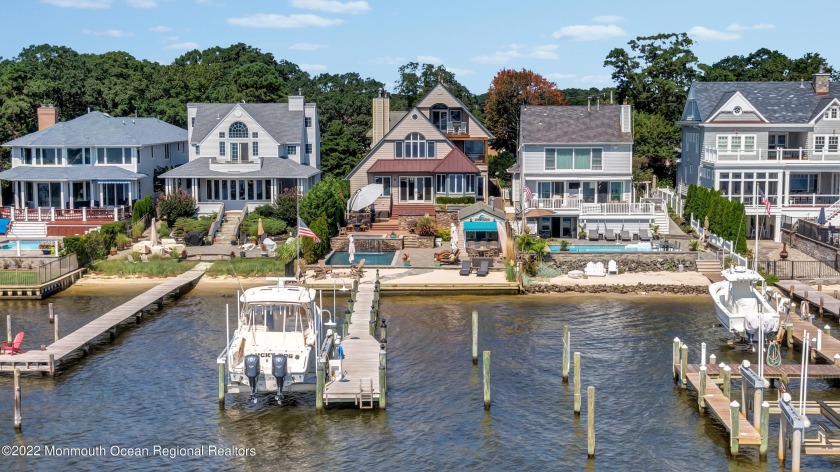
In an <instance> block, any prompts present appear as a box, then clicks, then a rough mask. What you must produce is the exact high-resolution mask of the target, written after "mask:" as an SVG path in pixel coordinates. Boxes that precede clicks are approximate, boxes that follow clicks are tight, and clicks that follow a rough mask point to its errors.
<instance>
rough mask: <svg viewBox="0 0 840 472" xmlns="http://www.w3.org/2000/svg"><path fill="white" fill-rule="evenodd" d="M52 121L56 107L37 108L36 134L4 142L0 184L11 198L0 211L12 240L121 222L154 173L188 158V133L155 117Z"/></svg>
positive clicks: (149, 187)
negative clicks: (7, 160) (6, 152)
mask: <svg viewBox="0 0 840 472" xmlns="http://www.w3.org/2000/svg"><path fill="white" fill-rule="evenodd" d="M58 117H59V111H58V109H57V108H55V107H52V106H44V107H40V108H38V131H36V132H34V133H30V134H27V135H25V136H21V137H19V138H17V139H13V140H12V141H9V142H7V143H5V144H3V146H4V147H7V148H10V149H11V163H12V168H11V169H9V170H6V171H4V172H0V179H2V180H8V181H9V182H10V183H11V185H12V189H13V194H14V201H13V202H5V203H6V206H5V207H4V208H3V209H2V214H3V217H5V218H10V219H12V220H13V223H12V231H13V232H14V233H15V234H17V235H18V236H21V235H24V234H25V235H26V236H28V237H38V236H40V237H43V236H47V235H48V234H49V235H51V236H53V235H54V236H60V235H67V234H77V233H79V232H83V231H84V230H86V229H89V228H90V227H95V226H98V225H100V224H102V223H103V222H107V221H114V220H118V219H122V218H124V217H125V216H127V215H128V214H129V213H130V209H131V203H132V202H133V201H135V200H137V199H139V198H142V197H145V196H146V195H152V194H153V191H154V185H153V181H152V179H153V175H154V171H155V169H156V168H158V167H167V166H179V165H181V164H184V163H185V162H186V161H187V132H186V131H185V130H184V129H183V128H179V127H177V126H173V125H171V124H168V123H165V122H163V121H160V120H158V119H157V118H144V117H113V116H110V115H108V114H106V113H101V112H98V111H91V112H88V113H86V114H84V115H82V116H79V117H77V118H74V119H72V120H68V121H64V122H59V121H58ZM24 227H27V228H26V230H24Z"/></svg>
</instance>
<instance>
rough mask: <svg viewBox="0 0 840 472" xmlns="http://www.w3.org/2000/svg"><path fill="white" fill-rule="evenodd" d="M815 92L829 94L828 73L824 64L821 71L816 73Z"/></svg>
mask: <svg viewBox="0 0 840 472" xmlns="http://www.w3.org/2000/svg"><path fill="white" fill-rule="evenodd" d="M813 86H814V93H816V94H817V95H828V73H827V72H825V69H824V68H823V66H820V71H819V72H817V73H816V74H814V82H813Z"/></svg>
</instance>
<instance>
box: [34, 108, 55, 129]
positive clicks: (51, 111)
mask: <svg viewBox="0 0 840 472" xmlns="http://www.w3.org/2000/svg"><path fill="white" fill-rule="evenodd" d="M56 123H58V108H56V107H54V106H52V105H42V106H40V107H38V131H42V130H45V129H47V128H49V127H50V126H52V125H54V124H56Z"/></svg>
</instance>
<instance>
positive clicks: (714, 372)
mask: <svg viewBox="0 0 840 472" xmlns="http://www.w3.org/2000/svg"><path fill="white" fill-rule="evenodd" d="M823 342H825V338H823ZM730 367H731V366H730ZM735 367H737V366H735ZM799 368H800V366H799V364H782V365H780V366H775V367H774V366H769V365H765V366H764V378H765V379H768V380H776V379H780V380H782V381H785V382H786V381H787V380H788V379H791V378H799V373H800V372H799ZM676 369H677V371H679V370H680V366H679V365H676ZM686 373H687V374H689V375H690V374H699V373H700V364H688V366H686ZM706 375H708V376H709V378H710V380H715V379H719V378H720V367H719V366H716V365H706ZM732 378H733V379H739V378H741V375H740V373H739V372H738V369H737V368H733V370H732ZM808 378H809V379H824V380H825V379H840V366H836V365H827V364H810V365H809V366H808Z"/></svg>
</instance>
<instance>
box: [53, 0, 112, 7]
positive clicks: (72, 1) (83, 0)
mask: <svg viewBox="0 0 840 472" xmlns="http://www.w3.org/2000/svg"><path fill="white" fill-rule="evenodd" d="M41 3H47V4H49V5H54V6H57V7H61V8H92V9H96V8H110V7H111V0H41Z"/></svg>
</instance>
